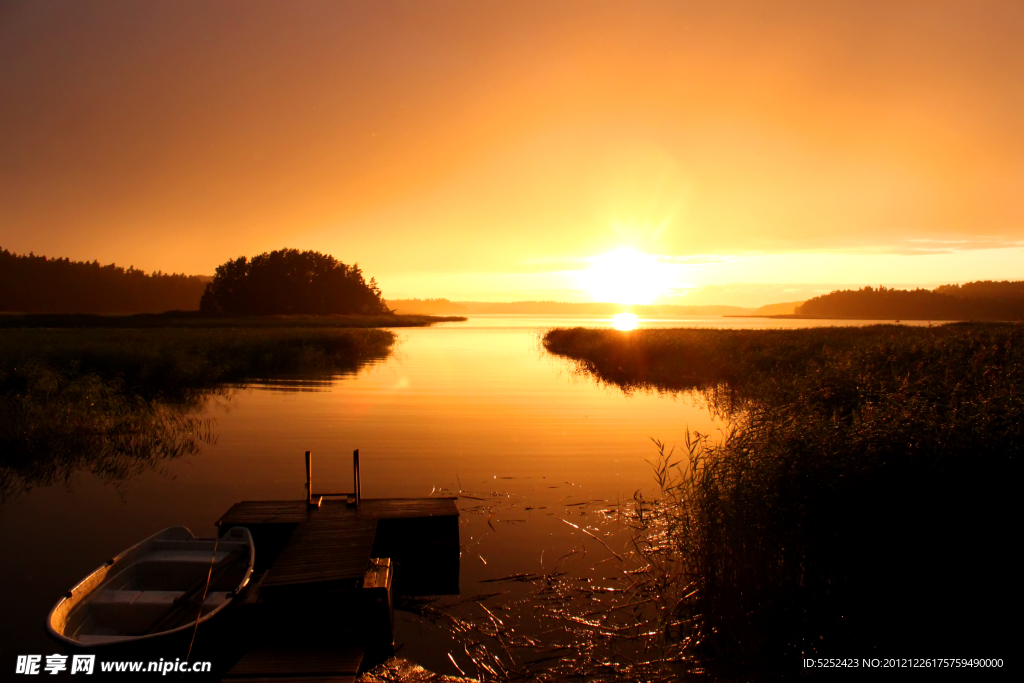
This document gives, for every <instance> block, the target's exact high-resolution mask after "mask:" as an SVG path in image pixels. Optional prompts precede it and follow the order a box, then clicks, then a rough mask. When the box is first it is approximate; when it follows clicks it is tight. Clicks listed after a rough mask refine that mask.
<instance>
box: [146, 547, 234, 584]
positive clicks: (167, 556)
mask: <svg viewBox="0 0 1024 683" xmlns="http://www.w3.org/2000/svg"><path fill="white" fill-rule="evenodd" d="M229 554H230V551H229V550H218V551H217V552H216V554H214V553H211V552H210V551H208V550H206V551H203V550H198V551H197V550H191V551H190V550H159V551H157V552H154V553H149V554H147V555H145V556H143V557H141V558H139V560H138V561H137V562H136V563H135V565H134V573H135V581H136V586H135V587H136V588H140V589H144V590H147V591H154V592H161V591H174V590H187V589H189V588H191V587H192V586H193V585H195V583H196V582H197V581H201V580H203V579H204V578H205V577H206V576H207V574H208V572H209V570H210V560H211V558H212V559H213V564H214V565H215V566H217V565H219V564H220V563H221V562H223V561H224V560H225V558H227V557H228V556H229Z"/></svg>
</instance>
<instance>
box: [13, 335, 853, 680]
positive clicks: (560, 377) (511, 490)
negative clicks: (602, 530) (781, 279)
mask: <svg viewBox="0 0 1024 683" xmlns="http://www.w3.org/2000/svg"><path fill="white" fill-rule="evenodd" d="M827 324H854V325H856V324H862V323H859V322H857V321H841V322H839V321H794V320H766V319H755V318H719V317H715V318H686V319H675V320H656V321H641V326H658V327H680V326H700V327H749V328H763V327H773V328H779V327H807V326H810V325H827ZM610 325H611V321H610V319H607V318H555V317H545V318H541V317H527V316H479V317H474V318H472V319H470V320H469V321H468V322H463V323H446V324H441V325H437V326H435V327H429V328H402V329H398V330H396V332H397V334H398V339H399V341H398V343H397V344H396V347H395V350H394V353H393V355H392V356H391V357H390V358H389V359H387V360H385V361H382V362H379V363H377V364H374V365H371V366H368V367H365V368H363V369H362V370H360V371H359V373H358V374H356V375H351V376H342V377H335V378H328V379H321V380H307V381H281V382H274V383H266V384H261V385H250V386H246V387H235V388H231V389H229V390H228V391H227V392H225V394H224V395H222V396H217V397H214V398H211V399H210V400H209V402H208V403H207V405H206V406H205V408H204V412H205V415H206V416H207V417H210V418H213V419H214V420H215V428H214V432H215V434H216V443H215V444H213V445H207V446H204V448H203V450H202V452H201V453H200V454H198V455H196V456H192V457H188V458H185V459H181V460H176V461H166V462H164V463H162V464H161V465H160V467H159V468H158V469H155V470H153V471H150V472H147V473H145V474H143V475H141V476H139V477H137V478H135V479H133V480H131V481H128V482H124V483H122V484H120V485H117V486H114V485H110V484H104V483H103V482H101V481H99V480H98V479H97V478H96V477H94V476H93V475H90V474H82V475H79V476H77V477H76V478H74V480H73V481H71V482H70V483H69V484H68V485H66V486H65V485H57V486H50V487H45V488H39V489H35V490H32V491H29V492H27V493H24V494H22V495H20V496H19V497H17V498H16V499H14V500H12V501H9V502H8V503H7V504H5V505H4V506H3V507H2V508H0V548H3V552H4V555H5V559H4V561H3V562H0V592H2V597H0V601H2V602H0V604H2V605H3V616H2V618H0V663H2V665H3V666H4V667H5V668H6V667H7V666H8V664H11V665H13V656H14V655H15V654H48V653H51V652H55V651H57V648H56V647H55V646H54V645H53V644H52V643H51V642H50V641H49V640H48V639H47V637H46V635H45V632H44V627H43V622H44V619H45V616H46V614H47V612H48V610H49V609H50V607H51V606H52V605H53V603H54V602H55V601H56V599H57V598H58V597H59V596H60V595H61V594H62V593H64V592H65V591H66V590H67V589H68V588H70V587H71V586H72V585H73V584H75V583H76V582H77V581H78V580H79V579H81V578H82V577H83V576H85V575H86V574H87V573H88V572H90V571H91V570H92V569H94V568H95V567H96V566H98V565H99V564H101V563H102V562H103V561H104V560H106V559H107V558H109V557H111V556H112V555H114V554H116V553H117V552H119V551H120V550H122V549H124V548H126V547H127V546H129V545H131V544H132V543H134V542H136V541H137V540H139V539H141V538H144V537H146V536H149V535H150V534H152V533H154V532H156V531H158V530H159V529H161V528H164V527H167V526H172V525H185V526H188V527H189V528H190V529H191V530H192V531H193V532H194V533H196V534H201V535H214V527H213V523H214V521H216V520H217V518H218V517H220V515H222V514H223V513H224V512H225V511H226V510H227V509H228V508H229V507H230V506H231V505H232V504H233V503H235V502H237V501H240V500H257V499H301V498H302V497H303V484H304V482H305V473H304V464H303V452H304V451H306V450H311V451H312V452H313V457H314V461H313V464H314V468H313V473H314V489H315V490H316V489H319V490H321V491H324V490H348V489H349V486H350V483H351V453H352V450H353V449H355V448H358V449H360V455H361V468H362V487H363V495H364V496H365V497H398V496H429V495H431V494H432V493H433V494H435V495H438V494H439V493H444V494H447V495H454V494H455V493H457V492H459V491H460V490H461V491H462V492H464V494H466V495H467V496H472V497H464V498H462V499H460V501H459V505H460V509H462V510H463V513H464V514H463V519H462V538H461V541H462V544H463V546H464V548H465V550H464V553H463V557H462V567H461V576H460V582H461V583H460V585H461V590H462V592H463V593H464V594H470V593H473V592H475V591H477V590H478V589H480V587H481V586H483V585H484V584H481V583H480V581H483V580H486V579H493V578H497V577H501V576H507V575H509V574H511V573H514V572H522V571H537V570H538V569H540V568H541V564H542V562H544V561H545V560H544V558H545V557H546V558H547V562H548V563H549V564H550V562H551V561H552V558H556V557H559V556H561V555H563V554H564V553H566V552H570V551H571V550H573V549H575V548H579V547H581V546H585V545H586V544H588V543H589V544H590V545H592V546H596V544H595V543H593V542H592V541H590V540H588V539H587V538H586V537H585V536H583V535H582V534H581V533H580V532H579V531H577V530H576V529H574V528H573V527H570V526H569V525H567V524H563V523H561V522H562V521H563V520H565V519H568V517H567V516H569V515H576V516H577V520H576V521H577V522H580V520H579V519H578V517H579V516H580V510H581V509H583V508H580V507H578V506H575V505H574V504H578V503H581V502H585V501H593V500H605V501H612V502H614V501H616V500H628V499H630V498H632V496H633V494H634V492H635V491H637V490H647V491H650V490H651V489H652V485H653V478H652V473H651V468H650V466H649V465H648V464H647V462H646V460H648V459H650V458H651V457H652V456H653V455H654V454H655V450H654V447H653V445H652V444H651V442H650V438H656V439H659V440H661V441H664V442H666V443H668V444H670V445H671V444H681V443H682V442H683V438H684V435H685V433H686V430H687V429H690V430H693V429H698V430H701V431H713V430H714V429H715V428H716V427H715V424H714V423H713V421H712V419H711V417H710V416H709V415H708V413H707V411H706V410H705V409H703V408H702V407H700V406H699V405H697V404H695V403H694V401H693V400H691V399H690V397H688V396H680V395H675V396H674V395H659V394H656V393H634V394H632V395H628V396H627V395H625V394H623V393H622V392H621V391H620V390H618V389H616V388H613V387H607V386H600V385H598V384H596V383H595V382H594V381H593V380H592V379H591V378H589V377H585V376H578V375H576V374H574V372H573V369H572V366H571V364H569V363H568V362H566V361H565V360H563V359H560V358H556V357H553V356H551V355H549V354H548V353H547V352H545V351H544V349H543V347H542V346H541V343H540V340H541V337H542V336H543V333H544V332H545V331H546V330H548V329H551V328H552V327H559V326H590V327H609V326H610ZM583 521H584V522H585V520H583ZM584 550H586V548H585V547H584ZM258 551H259V550H258V549H257V552H258ZM591 551H592V552H596V553H598V555H592V556H591V557H592V558H593V557H599V556H600V555H599V553H600V549H599V548H592V549H591ZM491 585H492V586H493V584H491ZM490 590H493V588H491V589H490ZM398 616H399V619H398V624H397V627H396V629H397V630H396V642H397V643H399V644H404V648H403V649H402V651H401V652H400V654H401V655H402V656H406V657H408V658H410V659H413V660H415V661H419V662H421V663H423V664H424V665H427V666H433V667H435V668H436V669H439V670H444V671H449V672H452V673H454V669H452V668H451V665H450V664H449V663H448V660H447V656H446V651H445V650H444V649H443V645H444V642H445V634H444V633H443V632H440V631H438V630H437V629H435V628H433V627H431V626H430V625H429V624H425V623H421V622H420V621H419V620H418V619H417V618H415V617H412V616H410V615H403V614H399V615H398ZM439 644H440V645H441V647H439ZM3 675H6V671H5V673H4V674H3ZM0 677H2V675H0Z"/></svg>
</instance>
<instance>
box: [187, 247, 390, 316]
mask: <svg viewBox="0 0 1024 683" xmlns="http://www.w3.org/2000/svg"><path fill="white" fill-rule="evenodd" d="M199 310H200V311H202V312H204V313H225V314H235V315H280V314H306V315H309V314H312V315H326V314H337V313H341V314H353V313H358V314H363V315H386V314H388V313H390V312H391V311H390V310H389V309H388V307H387V306H386V305H385V304H384V300H383V299H382V298H381V292H380V288H378V287H377V282H376V280H374V279H373V278H370V281H369V282H366V280H365V279H364V278H363V271H362V270H360V269H359V265H358V264H356V265H352V266H348V265H345V264H344V263H342V262H340V261H338V260H337V259H336V258H334V257H333V256H330V255H328V254H321V253H320V252H318V251H299V250H298V249H279V250H277V251H272V252H269V253H266V252H265V253H262V254H260V255H259V256H254V257H253V258H252V259H251V260H250V259H247V258H246V257H244V256H241V257H239V258H237V259H235V260H233V261H228V262H226V263H224V264H222V265H220V266H218V267H217V274H216V275H215V276H214V278H213V282H211V283H210V284H209V286H207V288H206V291H205V292H203V297H202V300H201V301H200V303H199Z"/></svg>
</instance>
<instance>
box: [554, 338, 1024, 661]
mask: <svg viewBox="0 0 1024 683" xmlns="http://www.w3.org/2000/svg"><path fill="white" fill-rule="evenodd" d="M544 344H545V346H546V348H548V350H550V351H552V352H553V353H558V354H560V355H563V356H565V357H567V358H570V359H572V360H573V361H574V362H575V363H576V364H577V368H578V369H579V370H580V371H581V372H584V373H587V374H590V375H592V376H594V377H596V378H598V379H600V380H601V381H604V382H608V383H610V384H614V385H616V386H619V387H622V388H623V389H624V390H626V391H635V390H660V391H680V390H697V391H699V392H702V394H703V396H704V397H705V398H706V400H707V401H708V402H709V404H711V405H713V406H716V407H718V408H719V409H721V410H722V411H723V412H725V413H728V414H729V416H730V417H731V418H732V420H733V426H732V431H731V433H730V434H729V436H728V438H727V439H725V440H723V441H715V440H714V439H712V438H710V437H708V435H701V434H695V435H691V441H690V443H689V444H688V447H689V448H688V451H689V452H686V453H683V456H684V457H682V458H671V456H669V455H668V454H667V453H663V454H662V457H661V458H660V460H659V468H658V470H657V474H658V475H659V478H660V480H661V482H662V485H663V495H662V498H661V500H658V501H639V503H638V507H637V514H638V517H639V518H640V519H643V520H644V524H643V525H642V529H641V537H640V539H639V542H640V543H646V544H647V547H649V548H651V553H652V556H654V555H658V556H661V557H670V558H673V561H674V562H675V563H676V564H677V565H678V566H680V567H683V569H682V571H681V572H680V573H679V574H678V575H677V576H676V577H674V581H675V582H676V583H679V582H683V583H684V584H689V583H690V582H692V584H693V586H694V587H695V590H693V591H692V592H691V593H690V594H689V595H688V596H687V597H685V598H683V599H680V600H679V601H678V602H677V603H676V605H675V607H674V609H673V611H672V613H671V614H669V615H667V616H666V619H665V622H664V629H665V633H666V635H667V636H671V638H672V639H674V641H675V642H676V643H681V644H685V647H683V646H681V647H683V651H684V652H685V653H686V654H688V655H690V656H697V657H698V658H699V659H701V660H702V661H704V662H706V663H707V664H708V666H709V667H711V668H712V669H713V670H715V671H717V672H718V673H719V674H721V675H726V676H730V675H733V676H739V677H741V678H774V677H778V676H784V675H785V674H786V673H787V672H788V673H790V674H792V672H793V671H794V667H795V666H796V665H795V664H794V662H798V661H800V659H801V658H802V657H828V656H854V655H853V654H851V653H876V654H875V655H873V656H883V657H884V656H900V657H904V656H932V655H927V654H926V653H927V652H940V651H942V652H945V651H954V650H955V651H962V652H965V653H966V652H970V653H972V654H970V655H966V656H970V657H986V656H1006V653H1009V652H1011V650H1010V649H1008V645H1009V635H1008V633H1007V632H1006V631H1005V629H1003V628H1002V626H1001V624H1002V615H1003V611H1004V608H1003V605H1004V604H1005V600H1006V599H1007V598H1008V595H1009V590H1010V586H1011V585H1012V584H1011V577H1010V567H1011V566H1012V565H1011V560H1010V550H1009V548H1010V545H1011V538H1012V536H1011V534H1012V533H1013V530H1014V527H1013V520H1014V510H1013V504H1012V501H1013V500H1014V498H1015V492H1014V490H1013V485H1012V482H1014V481H1015V476H1014V472H1015V468H1014V464H1015V461H1016V460H1017V459H1018V458H1019V455H1020V453H1021V451H1022V450H1024V326H1022V325H981V324H957V325H949V326H943V327H936V328H912V327H897V326H872V327H865V328H817V329H810V330H693V329H680V330H638V331H634V332H630V333H619V332H615V331H612V330H582V329H571V330H565V329H560V330H553V331H551V332H549V333H548V335H547V336H546V337H545V339H544ZM898 653H902V654H898ZM986 653H990V654H986ZM991 653H1003V654H991ZM857 656H860V655H857Z"/></svg>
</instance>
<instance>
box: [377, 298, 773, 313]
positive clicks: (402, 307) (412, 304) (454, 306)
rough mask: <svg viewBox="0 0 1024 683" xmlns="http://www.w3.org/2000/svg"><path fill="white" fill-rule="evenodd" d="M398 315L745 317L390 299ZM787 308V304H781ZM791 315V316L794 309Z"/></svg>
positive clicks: (687, 309)
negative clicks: (622, 314)
mask: <svg viewBox="0 0 1024 683" xmlns="http://www.w3.org/2000/svg"><path fill="white" fill-rule="evenodd" d="M385 303H386V304H387V305H388V307H389V308H391V309H393V310H394V311H395V312H396V313H400V314H408V315H417V314H418V315H471V314H476V315H487V314H491V315H614V314H615V313H622V312H623V311H630V312H632V313H636V314H637V315H639V316H699V315H744V314H749V313H753V312H754V309H752V308H741V307H739V306H671V305H657V306H627V305H623V304H612V303H582V302H569V301H449V300H448V299H388V300H387V301H386V302H385ZM778 305H780V306H786V304H778ZM788 312H790V313H792V310H789V311H788Z"/></svg>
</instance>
